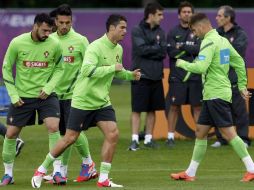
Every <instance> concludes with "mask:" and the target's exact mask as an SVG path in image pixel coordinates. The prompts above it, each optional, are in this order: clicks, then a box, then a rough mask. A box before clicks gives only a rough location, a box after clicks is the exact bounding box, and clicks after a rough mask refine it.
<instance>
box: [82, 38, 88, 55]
mask: <svg viewBox="0 0 254 190" xmlns="http://www.w3.org/2000/svg"><path fill="white" fill-rule="evenodd" d="M81 44H82V45H81V55H82V57H84V56H85V52H86V49H87V47H88V45H89V41H88V40H87V38H86V37H83V39H82V41H81Z"/></svg>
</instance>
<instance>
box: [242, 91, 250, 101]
mask: <svg viewBox="0 0 254 190" xmlns="http://www.w3.org/2000/svg"><path fill="white" fill-rule="evenodd" d="M241 95H242V97H243V99H245V100H247V99H249V98H251V95H252V94H251V93H250V92H249V91H248V90H247V89H244V90H242V91H241Z"/></svg>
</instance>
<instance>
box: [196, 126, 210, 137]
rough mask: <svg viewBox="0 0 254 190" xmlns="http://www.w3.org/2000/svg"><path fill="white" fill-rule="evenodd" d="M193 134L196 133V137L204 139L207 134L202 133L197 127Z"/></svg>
mask: <svg viewBox="0 0 254 190" xmlns="http://www.w3.org/2000/svg"><path fill="white" fill-rule="evenodd" d="M195 135H196V138H197V139H206V138H207V135H206V134H204V133H202V132H201V130H200V129H199V128H197V129H196V131H195Z"/></svg>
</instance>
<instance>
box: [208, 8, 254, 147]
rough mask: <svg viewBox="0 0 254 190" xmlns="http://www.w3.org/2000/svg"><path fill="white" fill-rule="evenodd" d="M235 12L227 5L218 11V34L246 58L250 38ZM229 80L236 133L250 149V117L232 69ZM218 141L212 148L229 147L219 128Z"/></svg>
mask: <svg viewBox="0 0 254 190" xmlns="http://www.w3.org/2000/svg"><path fill="white" fill-rule="evenodd" d="M235 17H236V16H235V11H234V9H233V8H232V7H230V6H228V5H225V6H221V7H220V8H219V10H218V13H217V16H216V21H217V24H218V26H219V28H217V31H218V33H219V34H220V35H221V36H223V37H225V38H227V39H228V41H229V42H230V43H231V44H232V46H233V47H234V48H235V50H236V51H237V52H238V53H239V54H240V55H241V56H242V57H243V58H244V57H245V52H246V49H247V45H248V37H247V34H246V32H245V31H244V30H243V29H242V28H241V27H240V26H239V25H238V24H237V23H236V22H235ZM229 80H230V82H231V87H232V93H233V94H232V111H233V115H234V124H235V125H236V132H237V134H238V135H239V137H241V139H242V140H243V141H244V143H245V145H246V146H247V147H248V146H249V145H250V144H251V141H250V139H249V137H248V134H249V116H248V113H247V108H246V104H245V100H244V99H243V98H242V97H241V94H240V93H239V90H238V87H237V76H236V73H235V71H234V69H233V68H232V67H230V69H229ZM215 132H216V136H217V139H218V141H216V142H215V143H214V144H212V145H211V146H212V147H215V148H216V147H220V146H221V145H227V144H228V143H227V141H226V140H225V139H224V138H223V137H222V135H221V134H220V132H219V130H218V128H215Z"/></svg>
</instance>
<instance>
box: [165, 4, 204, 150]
mask: <svg viewBox="0 0 254 190" xmlns="http://www.w3.org/2000/svg"><path fill="white" fill-rule="evenodd" d="M193 12H194V8H193V5H192V4H191V3H189V2H187V1H184V2H181V3H180V5H179V8H178V18H179V21H180V24H178V25H177V26H175V27H174V28H173V29H172V30H171V31H169V33H168V36H167V42H168V49H167V51H168V55H169V58H170V75H169V91H168V95H167V98H166V105H168V106H166V108H167V107H169V108H168V113H167V119H168V139H167V141H166V145H167V146H168V147H172V146H174V145H175V142H174V132H175V127H176V123H177V119H178V115H179V112H180V108H181V105H184V104H190V105H191V107H192V110H193V114H194V119H195V122H197V120H198V117H199V114H200V108H201V107H200V106H201V101H202V82H201V76H200V75H198V74H190V73H189V72H186V71H185V70H183V69H181V68H178V67H176V60H177V59H178V58H180V59H183V60H185V61H188V62H192V61H193V60H194V59H195V57H196V56H197V55H198V52H199V48H200V40H199V39H198V38H197V37H195V36H194V35H193V33H192V32H191V30H190V29H189V23H188V22H189V18H190V17H191V15H192V14H193Z"/></svg>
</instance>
